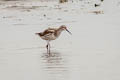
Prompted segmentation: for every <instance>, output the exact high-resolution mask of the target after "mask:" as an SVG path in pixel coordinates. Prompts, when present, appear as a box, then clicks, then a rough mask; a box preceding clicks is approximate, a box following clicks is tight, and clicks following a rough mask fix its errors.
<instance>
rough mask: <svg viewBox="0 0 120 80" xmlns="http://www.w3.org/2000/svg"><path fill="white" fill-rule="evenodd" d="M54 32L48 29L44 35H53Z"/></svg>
mask: <svg viewBox="0 0 120 80" xmlns="http://www.w3.org/2000/svg"><path fill="white" fill-rule="evenodd" d="M54 32H55V30H54V29H46V30H45V31H44V32H43V35H48V34H52V33H54Z"/></svg>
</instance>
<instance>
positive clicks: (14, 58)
mask: <svg viewBox="0 0 120 80" xmlns="http://www.w3.org/2000/svg"><path fill="white" fill-rule="evenodd" d="M11 3H12V2H11ZM7 4H9V3H7ZM13 4H14V2H13ZM18 4H19V2H18ZM20 4H21V3H20ZM25 4H26V3H25ZM29 4H31V3H30V2H29ZM29 4H28V5H29ZM32 4H33V3H32ZM21 5H22V4H21ZM34 5H36V3H35V4H34ZM34 5H33V6H34ZM37 5H39V4H37ZM41 5H42V4H41ZM44 5H47V4H46V3H44ZM44 5H42V6H43V7H41V8H39V9H34V10H33V9H31V6H27V7H24V8H25V9H26V10H27V9H30V11H26V10H25V11H22V10H23V9H22V10H21V8H23V6H22V7H18V8H13V7H12V9H10V6H3V5H2V6H1V7H0V9H1V12H0V20H1V22H0V80H120V69H119V67H120V63H119V61H120V58H119V57H120V54H119V53H120V42H119V40H120V38H119V36H120V28H119V25H120V23H119V21H120V20H119V15H117V14H116V15H109V14H102V15H101V14H100V15H96V14H91V13H85V14H83V13H82V11H80V10H79V7H78V8H77V6H76V7H73V5H74V4H73V5H71V6H72V7H71V8H68V7H66V6H64V7H63V8H62V7H61V6H60V8H61V9H56V7H55V6H58V5H54V4H53V5H54V6H53V5H51V4H50V5H47V7H45V6H44ZM76 8H77V9H76ZM49 9H50V10H49ZM58 13H59V14H58ZM44 14H46V17H45V16H44ZM63 24H64V25H67V27H68V29H69V30H70V31H71V32H72V36H71V35H69V34H68V33H67V32H63V33H62V34H61V36H60V37H59V38H58V39H57V40H55V41H53V42H51V45H52V46H51V55H48V54H47V53H46V48H45V45H46V42H45V41H43V40H42V39H40V38H39V37H38V36H36V35H35V33H36V32H41V31H43V30H44V29H46V28H48V27H53V26H55V27H56V26H60V25H63Z"/></svg>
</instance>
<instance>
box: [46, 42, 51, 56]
mask: <svg viewBox="0 0 120 80" xmlns="http://www.w3.org/2000/svg"><path fill="white" fill-rule="evenodd" d="M46 47H47V53H48V54H49V55H50V43H49V41H47V46H46Z"/></svg>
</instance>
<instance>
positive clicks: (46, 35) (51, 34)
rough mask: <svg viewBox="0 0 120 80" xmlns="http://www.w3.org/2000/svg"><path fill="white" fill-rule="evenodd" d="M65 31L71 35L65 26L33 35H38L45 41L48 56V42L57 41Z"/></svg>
mask: <svg viewBox="0 0 120 80" xmlns="http://www.w3.org/2000/svg"><path fill="white" fill-rule="evenodd" d="M64 30H66V31H67V32H68V33H70V34H72V33H71V32H70V31H69V30H68V29H67V28H66V26H65V25H62V26H60V27H59V28H48V29H46V30H44V31H43V32H40V33H35V34H37V35H39V36H40V37H41V38H42V39H43V40H46V41H47V45H46V48H47V53H48V54H50V41H52V40H55V39H57V38H58V37H59V36H60V34H61V32H62V31H64Z"/></svg>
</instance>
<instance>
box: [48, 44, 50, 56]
mask: <svg viewBox="0 0 120 80" xmlns="http://www.w3.org/2000/svg"><path fill="white" fill-rule="evenodd" d="M48 45H49V54H50V43H49V44H48Z"/></svg>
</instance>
